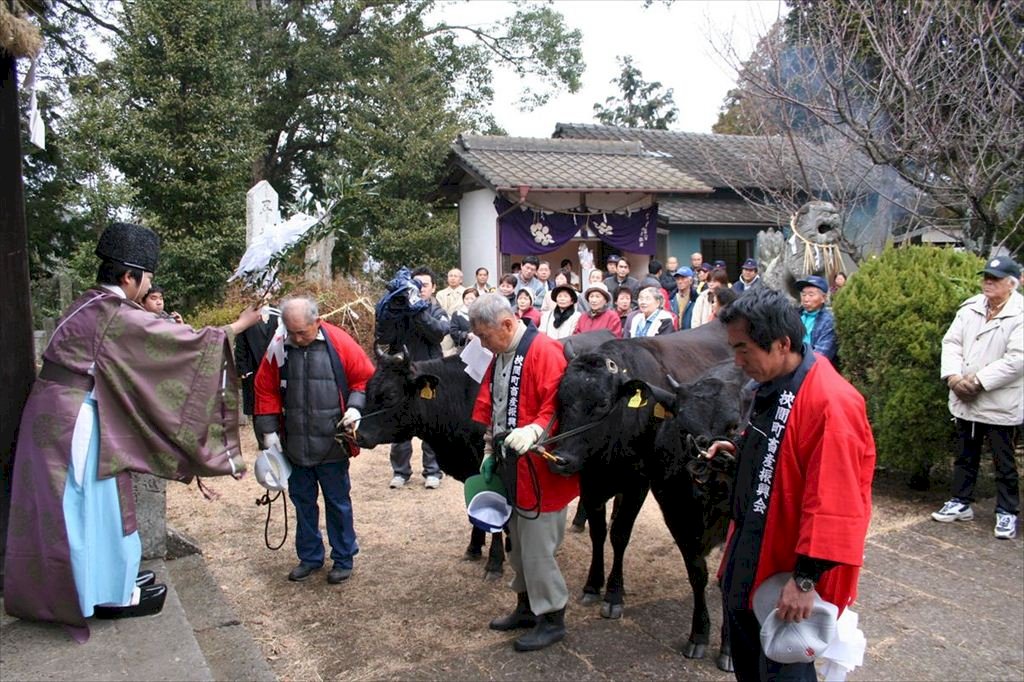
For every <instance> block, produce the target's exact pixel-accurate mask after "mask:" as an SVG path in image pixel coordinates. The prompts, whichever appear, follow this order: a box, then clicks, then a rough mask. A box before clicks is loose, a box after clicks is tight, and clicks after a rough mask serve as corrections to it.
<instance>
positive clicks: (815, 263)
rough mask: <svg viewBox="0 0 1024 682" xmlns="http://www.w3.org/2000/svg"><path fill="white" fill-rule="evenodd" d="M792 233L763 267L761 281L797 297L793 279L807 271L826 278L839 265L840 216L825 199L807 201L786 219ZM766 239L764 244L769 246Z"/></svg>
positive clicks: (830, 276) (841, 264)
mask: <svg viewBox="0 0 1024 682" xmlns="http://www.w3.org/2000/svg"><path fill="white" fill-rule="evenodd" d="M789 225H790V227H791V228H792V229H793V235H792V236H791V237H790V238H789V239H788V240H786V241H785V242H783V244H782V252H781V253H780V254H778V255H777V256H776V257H775V258H774V259H772V260H771V261H770V262H769V263H768V264H767V265H766V266H765V271H764V275H763V277H764V283H765V285H767V286H769V287H771V288H773V289H777V290H779V291H784V292H786V293H788V294H789V295H790V296H792V297H793V298H794V299H796V298H798V297H799V292H798V291H797V289H796V282H797V280H799V279H802V278H804V277H806V276H808V275H821V276H822V277H824V278H825V279H826V280H828V281H829V282H831V281H832V279H833V277H835V274H836V273H837V272H839V271H840V270H842V269H843V259H842V254H841V253H840V251H839V242H840V237H841V233H840V228H841V220H840V217H839V210H838V209H837V208H836V207H835V206H834V205H833V204H830V203H829V202H827V201H809V202H807V203H806V204H804V205H803V206H801V207H800V210H798V211H797V212H796V215H794V216H793V217H792V219H790V222H789ZM774 245H775V244H772V242H771V240H769V245H768V248H772V247H773V246H774Z"/></svg>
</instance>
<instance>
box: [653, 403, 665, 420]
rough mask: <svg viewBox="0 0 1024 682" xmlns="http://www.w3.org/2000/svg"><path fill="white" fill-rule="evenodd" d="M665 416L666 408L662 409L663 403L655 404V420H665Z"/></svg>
mask: <svg viewBox="0 0 1024 682" xmlns="http://www.w3.org/2000/svg"><path fill="white" fill-rule="evenodd" d="M665 414H666V412H665V408H664V407H662V404H661V403H654V418H655V419H664V418H665Z"/></svg>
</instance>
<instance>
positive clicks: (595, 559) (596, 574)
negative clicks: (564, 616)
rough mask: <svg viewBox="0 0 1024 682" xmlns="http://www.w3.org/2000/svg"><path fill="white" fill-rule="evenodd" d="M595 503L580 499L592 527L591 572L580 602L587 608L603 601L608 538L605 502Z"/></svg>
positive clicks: (588, 574) (590, 500) (588, 523)
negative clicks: (606, 541) (605, 551)
mask: <svg viewBox="0 0 1024 682" xmlns="http://www.w3.org/2000/svg"><path fill="white" fill-rule="evenodd" d="M594 502H595V501H594V500H593V499H588V498H584V497H581V498H580V504H582V505H583V508H584V509H585V510H586V512H587V525H588V526H589V527H590V571H589V572H588V573H587V583H586V584H585V585H584V586H583V597H582V599H581V600H580V601H581V602H582V603H583V604H585V605H586V606H592V605H594V604H596V603H598V602H599V601H601V588H603V587H604V540H605V538H606V537H607V536H608V522H607V520H606V519H605V509H604V500H601V502H600V503H598V504H595V503H594Z"/></svg>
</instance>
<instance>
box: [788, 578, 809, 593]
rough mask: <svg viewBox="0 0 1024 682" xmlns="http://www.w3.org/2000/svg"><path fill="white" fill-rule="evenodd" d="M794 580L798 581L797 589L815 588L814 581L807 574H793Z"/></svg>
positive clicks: (804, 590)
mask: <svg viewBox="0 0 1024 682" xmlns="http://www.w3.org/2000/svg"><path fill="white" fill-rule="evenodd" d="M793 582H795V583H796V589H798V590H800V591H801V592H810V591H811V590H813V589H814V581H813V580H811V579H810V578H808V577H806V576H798V575H794V576H793Z"/></svg>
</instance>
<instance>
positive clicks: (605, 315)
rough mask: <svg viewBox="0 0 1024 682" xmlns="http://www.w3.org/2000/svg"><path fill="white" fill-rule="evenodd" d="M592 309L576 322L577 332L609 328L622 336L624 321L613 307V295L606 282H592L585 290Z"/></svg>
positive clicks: (585, 295) (618, 335)
mask: <svg viewBox="0 0 1024 682" xmlns="http://www.w3.org/2000/svg"><path fill="white" fill-rule="evenodd" d="M584 297H585V298H586V299H587V303H589V304H590V310H589V311H587V313H586V314H585V315H583V316H582V317H580V321H579V322H578V323H577V324H576V332H575V333H576V334H583V333H584V332H592V331H594V330H596V329H607V330H609V331H611V333H612V334H615V336H617V337H619V338H620V339H621V338H622V321H621V320H620V319H619V315H618V313H616V312H615V311H614V310H612V309H611V307H610V306H611V302H612V295H611V294H610V293H608V287H606V286H605V285H604V284H591V285H590V286H588V287H587V290H586V292H584Z"/></svg>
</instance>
